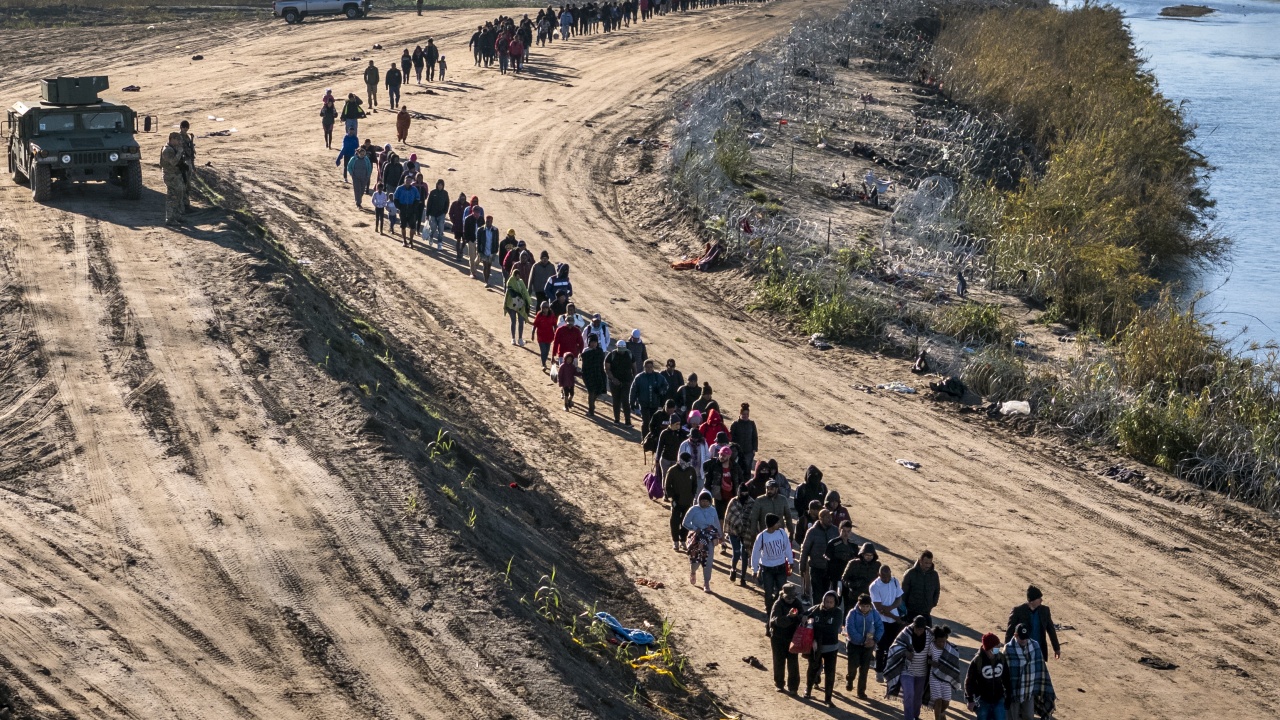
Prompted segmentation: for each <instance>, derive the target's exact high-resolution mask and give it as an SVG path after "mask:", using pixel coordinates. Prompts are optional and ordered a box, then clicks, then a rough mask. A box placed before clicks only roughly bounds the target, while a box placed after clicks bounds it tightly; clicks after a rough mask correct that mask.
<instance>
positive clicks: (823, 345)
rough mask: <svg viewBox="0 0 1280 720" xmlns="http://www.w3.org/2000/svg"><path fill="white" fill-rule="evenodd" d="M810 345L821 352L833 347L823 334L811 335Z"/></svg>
mask: <svg viewBox="0 0 1280 720" xmlns="http://www.w3.org/2000/svg"><path fill="white" fill-rule="evenodd" d="M809 344H810V345H812V346H814V347H816V348H818V349H819V350H830V349H831V348H832V347H833V346H832V345H831V343H829V342H827V339H826V338H825V337H824V336H823V335H822V333H814V334H813V335H810V336H809Z"/></svg>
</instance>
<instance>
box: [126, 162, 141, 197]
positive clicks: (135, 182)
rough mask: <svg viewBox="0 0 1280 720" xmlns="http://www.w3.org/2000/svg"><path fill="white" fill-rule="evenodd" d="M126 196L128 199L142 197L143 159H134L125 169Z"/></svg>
mask: <svg viewBox="0 0 1280 720" xmlns="http://www.w3.org/2000/svg"><path fill="white" fill-rule="evenodd" d="M124 197H125V199H126V200H139V199H141V198H142V161H141V160H134V161H133V162H131V163H129V167H127V168H125V171H124Z"/></svg>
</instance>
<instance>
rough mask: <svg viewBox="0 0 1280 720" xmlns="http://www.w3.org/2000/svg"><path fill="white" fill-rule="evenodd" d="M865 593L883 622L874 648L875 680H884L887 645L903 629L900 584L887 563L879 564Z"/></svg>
mask: <svg viewBox="0 0 1280 720" xmlns="http://www.w3.org/2000/svg"><path fill="white" fill-rule="evenodd" d="M867 594H868V595H870V596H871V604H872V605H874V606H875V608H876V612H878V613H880V622H882V623H884V636H883V638H882V639H881V641H880V646H879V647H877V648H876V682H884V671H885V662H886V661H887V660H888V657H889V647H890V646H891V645H892V643H893V641H894V640H895V639H896V638H897V637H898V633H899V631H901V630H902V629H903V624H902V620H903V610H902V586H901V585H899V584H898V579H897V578H895V577H894V576H893V570H892V569H891V568H890V567H889V566H888V565H881V566H880V577H878V578H876V579H875V581H873V582H872V583H871V585H870V587H868V588H867Z"/></svg>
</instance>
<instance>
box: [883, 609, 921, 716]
mask: <svg viewBox="0 0 1280 720" xmlns="http://www.w3.org/2000/svg"><path fill="white" fill-rule="evenodd" d="M932 644H933V630H932V629H930V627H929V623H928V622H927V621H926V620H925V619H924V618H922V617H918V618H916V619H915V620H913V621H912V623H911V624H910V625H908V626H907V627H906V628H903V630H902V631H901V632H899V633H898V635H897V637H896V638H895V639H894V641H893V644H892V645H891V646H890V648H889V653H888V656H887V658H886V660H885V668H884V678H885V683H886V686H887V690H886V692H887V693H888V695H889V696H893V695H895V694H898V693H901V695H902V717H903V720H920V707H921V705H922V704H923V703H924V694H925V691H926V690H927V689H928V685H929V646H930V645H932Z"/></svg>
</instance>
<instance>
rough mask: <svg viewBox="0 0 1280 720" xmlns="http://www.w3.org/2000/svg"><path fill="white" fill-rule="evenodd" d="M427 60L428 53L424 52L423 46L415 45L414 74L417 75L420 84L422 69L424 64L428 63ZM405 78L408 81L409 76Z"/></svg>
mask: <svg viewBox="0 0 1280 720" xmlns="http://www.w3.org/2000/svg"><path fill="white" fill-rule="evenodd" d="M426 60H427V58H426V55H424V54H423V52H422V46H421V45H417V46H415V47H414V48H413V74H414V75H415V76H416V77H417V81H418V84H419V85H421V84H422V70H423V66H424V65H426ZM405 80H406V81H408V80H409V78H408V77H406V78H405Z"/></svg>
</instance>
